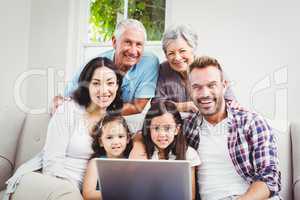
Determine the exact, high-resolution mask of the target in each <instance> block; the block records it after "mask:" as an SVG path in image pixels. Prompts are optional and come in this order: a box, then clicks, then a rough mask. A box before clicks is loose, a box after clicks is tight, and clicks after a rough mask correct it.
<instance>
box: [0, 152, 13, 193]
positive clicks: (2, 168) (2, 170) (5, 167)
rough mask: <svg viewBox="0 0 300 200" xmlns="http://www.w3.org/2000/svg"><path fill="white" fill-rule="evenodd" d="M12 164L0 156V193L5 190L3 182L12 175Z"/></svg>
mask: <svg viewBox="0 0 300 200" xmlns="http://www.w3.org/2000/svg"><path fill="white" fill-rule="evenodd" d="M12 172H13V166H12V163H11V162H10V161H9V160H8V159H6V158H4V157H2V156H1V155H0V191H1V190H3V189H5V187H6V185H5V182H6V181H7V179H8V178H9V177H10V176H11V175H12Z"/></svg>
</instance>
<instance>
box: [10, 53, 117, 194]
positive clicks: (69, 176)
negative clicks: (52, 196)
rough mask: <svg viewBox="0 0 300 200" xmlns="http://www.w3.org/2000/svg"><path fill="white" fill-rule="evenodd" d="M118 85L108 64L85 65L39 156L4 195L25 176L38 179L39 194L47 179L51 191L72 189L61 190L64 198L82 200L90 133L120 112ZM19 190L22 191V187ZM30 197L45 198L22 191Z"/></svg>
mask: <svg viewBox="0 0 300 200" xmlns="http://www.w3.org/2000/svg"><path fill="white" fill-rule="evenodd" d="M121 81H122V79H121V75H120V74H119V73H118V71H117V68H116V66H115V65H114V64H113V62H112V61H111V60H109V59H107V58H102V57H97V58H94V59H92V60H91V61H89V62H88V63H87V65H86V66H85V67H84V69H83V71H82V72H81V74H80V78H79V84H78V85H79V86H78V88H77V89H76V91H74V93H73V95H72V97H73V98H72V99H71V100H70V101H64V103H63V104H62V105H61V106H60V107H59V108H58V110H57V111H56V112H55V113H54V115H53V116H52V118H51V119H50V122H49V126H48V131H47V137H46V142H45V146H44V148H43V150H42V152H41V153H39V154H38V155H37V156H36V157H35V158H33V159H32V160H30V161H28V162H27V163H25V164H23V165H22V167H20V168H19V170H17V172H16V173H15V175H14V176H13V177H12V178H11V179H10V180H9V181H8V187H7V188H8V190H7V191H8V193H7V195H10V194H11V193H13V192H14V190H15V189H16V186H17V184H19V185H21V184H22V179H21V178H22V177H23V176H24V175H25V176H31V177H30V178H32V179H35V178H36V177H37V176H39V177H40V176H41V178H40V179H39V180H41V182H39V183H37V186H39V187H40V188H41V189H40V190H41V191H44V190H43V189H42V188H46V187H47V182H49V179H51V180H52V183H53V185H52V186H53V188H73V189H71V191H72V192H69V191H68V192H66V191H63V190H62V192H65V194H64V195H66V197H65V198H67V197H70V199H82V197H81V194H80V192H79V191H80V190H81V188H82V182H83V177H84V174H85V171H86V167H87V163H88V160H89V159H90V157H91V155H92V154H93V150H92V147H91V146H92V141H93V138H92V136H93V133H94V132H93V129H94V127H95V125H96V124H97V122H98V121H100V120H102V119H103V118H104V117H105V116H106V115H107V114H110V115H113V114H116V113H118V111H119V110H120V109H121V108H122V100H121V98H120V93H121V92H120V88H119V85H121V84H122V82H121ZM36 170H41V171H42V174H38V173H36V172H34V171H36ZM28 172H33V173H28ZM45 175H48V176H45ZM20 180H21V181H20ZM19 181H20V183H18V182H19ZM55 184H57V185H55ZM62 184H65V185H62ZM39 187H38V188H39ZM20 188H22V189H24V190H26V186H25V185H23V187H20ZM38 188H37V190H39V189H38ZM45 191H46V190H45ZM74 191H75V192H74ZM47 192H49V191H47ZM50 192H53V193H57V192H58V191H50ZM31 193H32V196H31V197H29V196H28V197H27V198H29V199H43V198H44V197H45V196H47V195H46V194H42V193H35V192H34V191H26V194H31ZM37 195H40V196H37ZM58 195H59V194H58ZM13 199H14V198H13Z"/></svg>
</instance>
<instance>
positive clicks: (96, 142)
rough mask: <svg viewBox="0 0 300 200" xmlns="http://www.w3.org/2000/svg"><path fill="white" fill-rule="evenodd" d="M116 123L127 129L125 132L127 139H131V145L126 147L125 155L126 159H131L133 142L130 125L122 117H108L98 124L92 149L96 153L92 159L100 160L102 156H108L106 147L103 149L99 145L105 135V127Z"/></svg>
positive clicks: (94, 131) (93, 135)
mask: <svg viewBox="0 0 300 200" xmlns="http://www.w3.org/2000/svg"><path fill="white" fill-rule="evenodd" d="M114 121H118V122H119V123H120V124H122V126H123V127H124V128H125V130H126V132H127V137H128V138H129V143H128V144H127V145H126V148H125V151H124V153H123V154H124V156H125V157H126V158H128V157H129V153H130V151H131V149H132V141H131V139H130V131H129V128H128V125H127V123H126V121H125V119H124V117H122V116H121V115H107V116H105V117H104V118H103V119H102V120H100V121H99V122H98V123H97V125H96V126H95V128H94V130H93V134H92V137H93V143H92V149H93V151H94V153H93V155H92V156H91V159H92V158H99V157H101V156H106V151H105V149H104V147H101V146H100V145H99V138H101V136H102V134H103V127H104V126H105V125H106V124H108V123H111V122H114Z"/></svg>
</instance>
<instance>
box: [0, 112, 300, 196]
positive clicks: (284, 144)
mask: <svg viewBox="0 0 300 200" xmlns="http://www.w3.org/2000/svg"><path fill="white" fill-rule="evenodd" d="M48 120H49V115H48V114H43V115H31V114H28V115H25V114H23V113H22V112H20V111H17V110H14V109H6V110H2V111H1V112H0V138H1V140H0V191H1V192H0V199H2V196H3V192H4V189H5V181H6V180H7V179H8V178H9V177H10V176H11V175H12V174H13V172H14V170H15V169H16V168H17V167H18V166H20V164H22V163H23V162H25V161H26V160H28V159H30V158H31V157H33V156H34V155H35V154H36V153H37V152H39V150H40V149H41V148H42V146H43V144H44V140H45V135H46V130H47V124H48ZM278 123H281V122H278ZM278 127H284V126H281V125H279V126H278ZM276 135H277V136H278V146H279V160H280V168H281V173H282V191H281V193H280V194H281V196H282V198H283V199H284V200H293V199H294V200H300V122H298V123H291V124H290V125H288V128H287V129H286V131H276Z"/></svg>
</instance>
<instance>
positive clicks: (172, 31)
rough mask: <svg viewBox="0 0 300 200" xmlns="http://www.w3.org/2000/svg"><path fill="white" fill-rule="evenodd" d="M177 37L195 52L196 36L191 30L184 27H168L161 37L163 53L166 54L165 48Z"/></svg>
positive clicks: (196, 45)
mask: <svg viewBox="0 0 300 200" xmlns="http://www.w3.org/2000/svg"><path fill="white" fill-rule="evenodd" d="M179 37H181V38H183V39H184V40H185V41H186V43H187V44H188V45H189V46H190V47H192V49H193V51H194V52H195V51H196V49H197V47H198V35H197V34H196V33H195V32H194V31H192V29H191V28H190V27H188V26H186V25H178V26H171V27H169V28H168V29H167V30H166V31H165V32H164V35H163V38H162V47H163V50H164V52H165V53H167V47H168V45H169V44H170V42H172V40H176V39H178V38H179Z"/></svg>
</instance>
